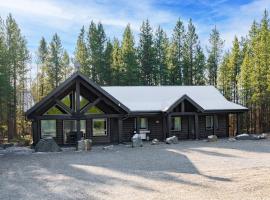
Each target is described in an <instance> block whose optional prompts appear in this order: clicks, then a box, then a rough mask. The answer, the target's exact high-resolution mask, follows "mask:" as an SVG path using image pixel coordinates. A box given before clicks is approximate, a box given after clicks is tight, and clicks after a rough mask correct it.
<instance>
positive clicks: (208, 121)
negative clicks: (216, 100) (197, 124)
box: [205, 115, 214, 129]
mask: <svg viewBox="0 0 270 200" xmlns="http://www.w3.org/2000/svg"><path fill="white" fill-rule="evenodd" d="M205 127H206V129H213V127H214V117H213V116H212V115H211V116H206V117H205Z"/></svg>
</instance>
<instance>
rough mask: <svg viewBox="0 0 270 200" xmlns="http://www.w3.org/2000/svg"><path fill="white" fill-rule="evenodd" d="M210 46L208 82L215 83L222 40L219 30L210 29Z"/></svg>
mask: <svg viewBox="0 0 270 200" xmlns="http://www.w3.org/2000/svg"><path fill="white" fill-rule="evenodd" d="M209 43H210V48H209V49H208V50H207V51H208V59H207V74H208V84H210V85H214V86H216V85H217V70H218V66H219V63H220V58H221V54H222V47H223V43H224V42H223V41H222V39H221V38H220V34H219V31H218V30H217V29H216V26H215V28H214V29H212V32H211V33H210V38H209Z"/></svg>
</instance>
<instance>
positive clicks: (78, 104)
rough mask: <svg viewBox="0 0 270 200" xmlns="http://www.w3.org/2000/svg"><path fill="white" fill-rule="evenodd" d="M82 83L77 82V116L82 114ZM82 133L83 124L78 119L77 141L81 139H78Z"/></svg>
mask: <svg viewBox="0 0 270 200" xmlns="http://www.w3.org/2000/svg"><path fill="white" fill-rule="evenodd" d="M80 103H81V102H80V82H79V81H76V114H77V115H79V114H80V110H81V108H80ZM80 131H81V123H80V119H77V139H81V138H78V137H79V135H80Z"/></svg>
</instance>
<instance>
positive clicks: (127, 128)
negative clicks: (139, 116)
mask: <svg viewBox="0 0 270 200" xmlns="http://www.w3.org/2000/svg"><path fill="white" fill-rule="evenodd" d="M134 130H135V118H134V117H131V118H127V119H125V120H123V131H122V135H121V136H120V138H121V141H122V142H130V140H131V137H132V136H133V134H134Z"/></svg>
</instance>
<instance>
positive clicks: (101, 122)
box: [93, 118, 107, 136]
mask: <svg viewBox="0 0 270 200" xmlns="http://www.w3.org/2000/svg"><path fill="white" fill-rule="evenodd" d="M106 135H107V120H106V119H103V118H102V119H93V136H106Z"/></svg>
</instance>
